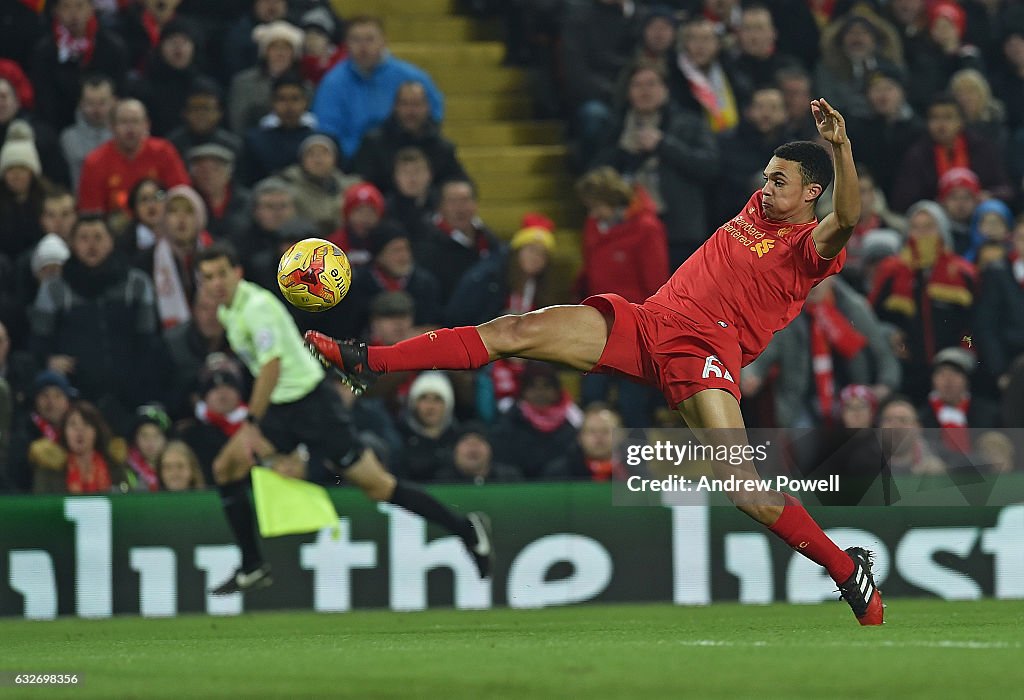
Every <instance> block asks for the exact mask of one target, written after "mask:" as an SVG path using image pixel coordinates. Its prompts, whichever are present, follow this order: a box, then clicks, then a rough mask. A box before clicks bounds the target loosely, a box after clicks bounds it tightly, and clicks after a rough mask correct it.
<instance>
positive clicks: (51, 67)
mask: <svg viewBox="0 0 1024 700" xmlns="http://www.w3.org/2000/svg"><path fill="white" fill-rule="evenodd" d="M30 65H31V66H32V71H31V76H30V77H31V78H32V85H33V86H35V89H36V113H37V114H38V115H39V116H40V117H41V118H42V119H44V120H45V121H46V122H48V123H49V124H50V125H51V126H53V128H55V129H57V130H58V131H59V130H61V129H63V128H64V127H66V126H70V125H71V124H73V123H74V121H75V108H76V107H77V105H78V94H79V85H80V84H81V81H82V78H83V77H84V76H85V75H87V74H90V73H102V74H103V75H109V76H110V77H111V78H113V79H114V82H115V83H117V84H120V83H121V81H122V79H123V78H124V75H125V72H126V71H127V70H128V68H129V63H128V54H127V51H126V50H125V46H124V43H122V41H121V39H120V37H118V36H117V35H116V34H115V33H114V32H112V31H110V30H108V29H104V28H103V27H101V26H100V24H99V21H98V20H97V19H96V14H95V11H94V10H93V6H92V2H91V0H56V2H54V3H53V26H52V30H51V33H50V34H49V35H48V36H46V37H44V38H43V39H42V40H41V41H40V42H39V43H38V44H37V45H36V47H35V50H34V51H33V53H32V61H31V63H30Z"/></svg>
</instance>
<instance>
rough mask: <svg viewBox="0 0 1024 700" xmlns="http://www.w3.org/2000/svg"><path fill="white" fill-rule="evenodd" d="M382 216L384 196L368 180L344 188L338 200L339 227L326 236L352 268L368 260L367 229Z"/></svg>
mask: <svg viewBox="0 0 1024 700" xmlns="http://www.w3.org/2000/svg"><path fill="white" fill-rule="evenodd" d="M383 216H384V196H383V195H382V194H381V193H380V190H378V189H377V188H376V187H374V186H373V185H371V184H370V183H368V182H362V183H360V184H358V185H353V186H352V187H349V188H348V189H347V190H345V195H344V197H343V198H342V200H341V227H340V228H339V229H337V230H336V231H335V232H334V233H332V234H331V235H329V236H328V237H327V240H329V241H330V242H331V243H334V244H335V245H336V246H338V247H339V248H341V249H342V250H344V251H345V253H346V254H347V255H348V260H349V262H350V263H352V269H353V270H355V269H356V268H359V267H362V266H363V265H367V264H369V262H370V260H371V259H372V258H373V255H372V253H371V252H370V231H371V230H372V229H373V228H374V227H375V226H376V225H377V224H379V223H380V220H381V218H383Z"/></svg>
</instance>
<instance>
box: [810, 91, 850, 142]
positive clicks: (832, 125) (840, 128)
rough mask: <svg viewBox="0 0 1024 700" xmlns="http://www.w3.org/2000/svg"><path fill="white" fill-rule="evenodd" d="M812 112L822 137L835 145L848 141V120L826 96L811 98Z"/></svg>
mask: <svg viewBox="0 0 1024 700" xmlns="http://www.w3.org/2000/svg"><path fill="white" fill-rule="evenodd" d="M811 114H812V115H813V116H814V125H815V126H816V127H818V133H819V134H821V137H822V138H823V139H825V140H826V141H828V142H829V143H831V144H832V145H834V146H838V145H840V144H844V143H846V142H847V138H846V120H845V119H843V115H842V114H840V113H839V112H838V111H837V110H836V108H835V107H833V106H832V105H830V104H829V103H828V102H826V101H825V98H824V97H820V98H818V99H817V100H811Z"/></svg>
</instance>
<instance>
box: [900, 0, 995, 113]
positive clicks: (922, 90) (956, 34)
mask: <svg viewBox="0 0 1024 700" xmlns="http://www.w3.org/2000/svg"><path fill="white" fill-rule="evenodd" d="M966 26H967V17H966V15H965V13H964V10H963V8H962V7H960V5H959V4H958V3H956V2H952V0H939V1H938V2H934V3H932V4H931V5H930V7H929V9H928V38H927V39H926V40H924V41H922V42H921V44H920V46H919V50H918V51H917V52H916V53H914V54H913V55H911V56H908V63H909V64H908V66H907V68H908V69H909V71H910V74H911V75H913V76H914V80H913V83H912V84H911V88H910V89H911V94H912V99H913V100H914V103H915V105H917V106H919V107H923V106H924V104H926V103H927V100H928V98H929V97H930V96H931V95H935V94H936V93H939V92H941V91H942V90H945V89H947V86H948V85H949V80H950V78H952V77H953V74H954V73H956V72H957V71H960V70H963V69H965V68H973V69H975V70H979V71H982V72H984V70H985V64H984V62H983V61H982V58H981V52H980V51H979V50H978V48H977V47H975V46H970V45H965V44H964V43H963V36H964V30H965V28H966Z"/></svg>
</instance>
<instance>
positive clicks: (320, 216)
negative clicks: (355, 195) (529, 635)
mask: <svg viewBox="0 0 1024 700" xmlns="http://www.w3.org/2000/svg"><path fill="white" fill-rule="evenodd" d="M281 177H283V178H284V179H285V180H286V181H288V182H290V183H291V184H292V186H293V187H294V188H295V209H296V211H298V213H299V216H304V217H306V218H307V219H309V220H311V221H312V222H313V223H314V224H316V226H317V228H318V229H319V236H320V237H324V236H327V235H329V234H330V233H331V232H332V231H336V230H337V229H338V227H339V226H340V225H341V217H340V215H339V214H340V211H341V202H342V197H343V196H344V194H345V192H346V191H347V190H348V189H349V188H350V187H352V186H353V185H355V184H358V183H359V182H361V178H359V177H358V176H355V175H346V174H345V173H343V172H342V171H341V169H340V168H339V167H338V144H336V143H335V142H334V139H332V138H331V137H330V136H327V135H326V134H312V135H310V136H307V137H306V138H305V139H303V141H302V143H301V144H299V162H298V163H297V164H296V165H290V166H288V167H287V168H285V170H284V172H282V173H281Z"/></svg>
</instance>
